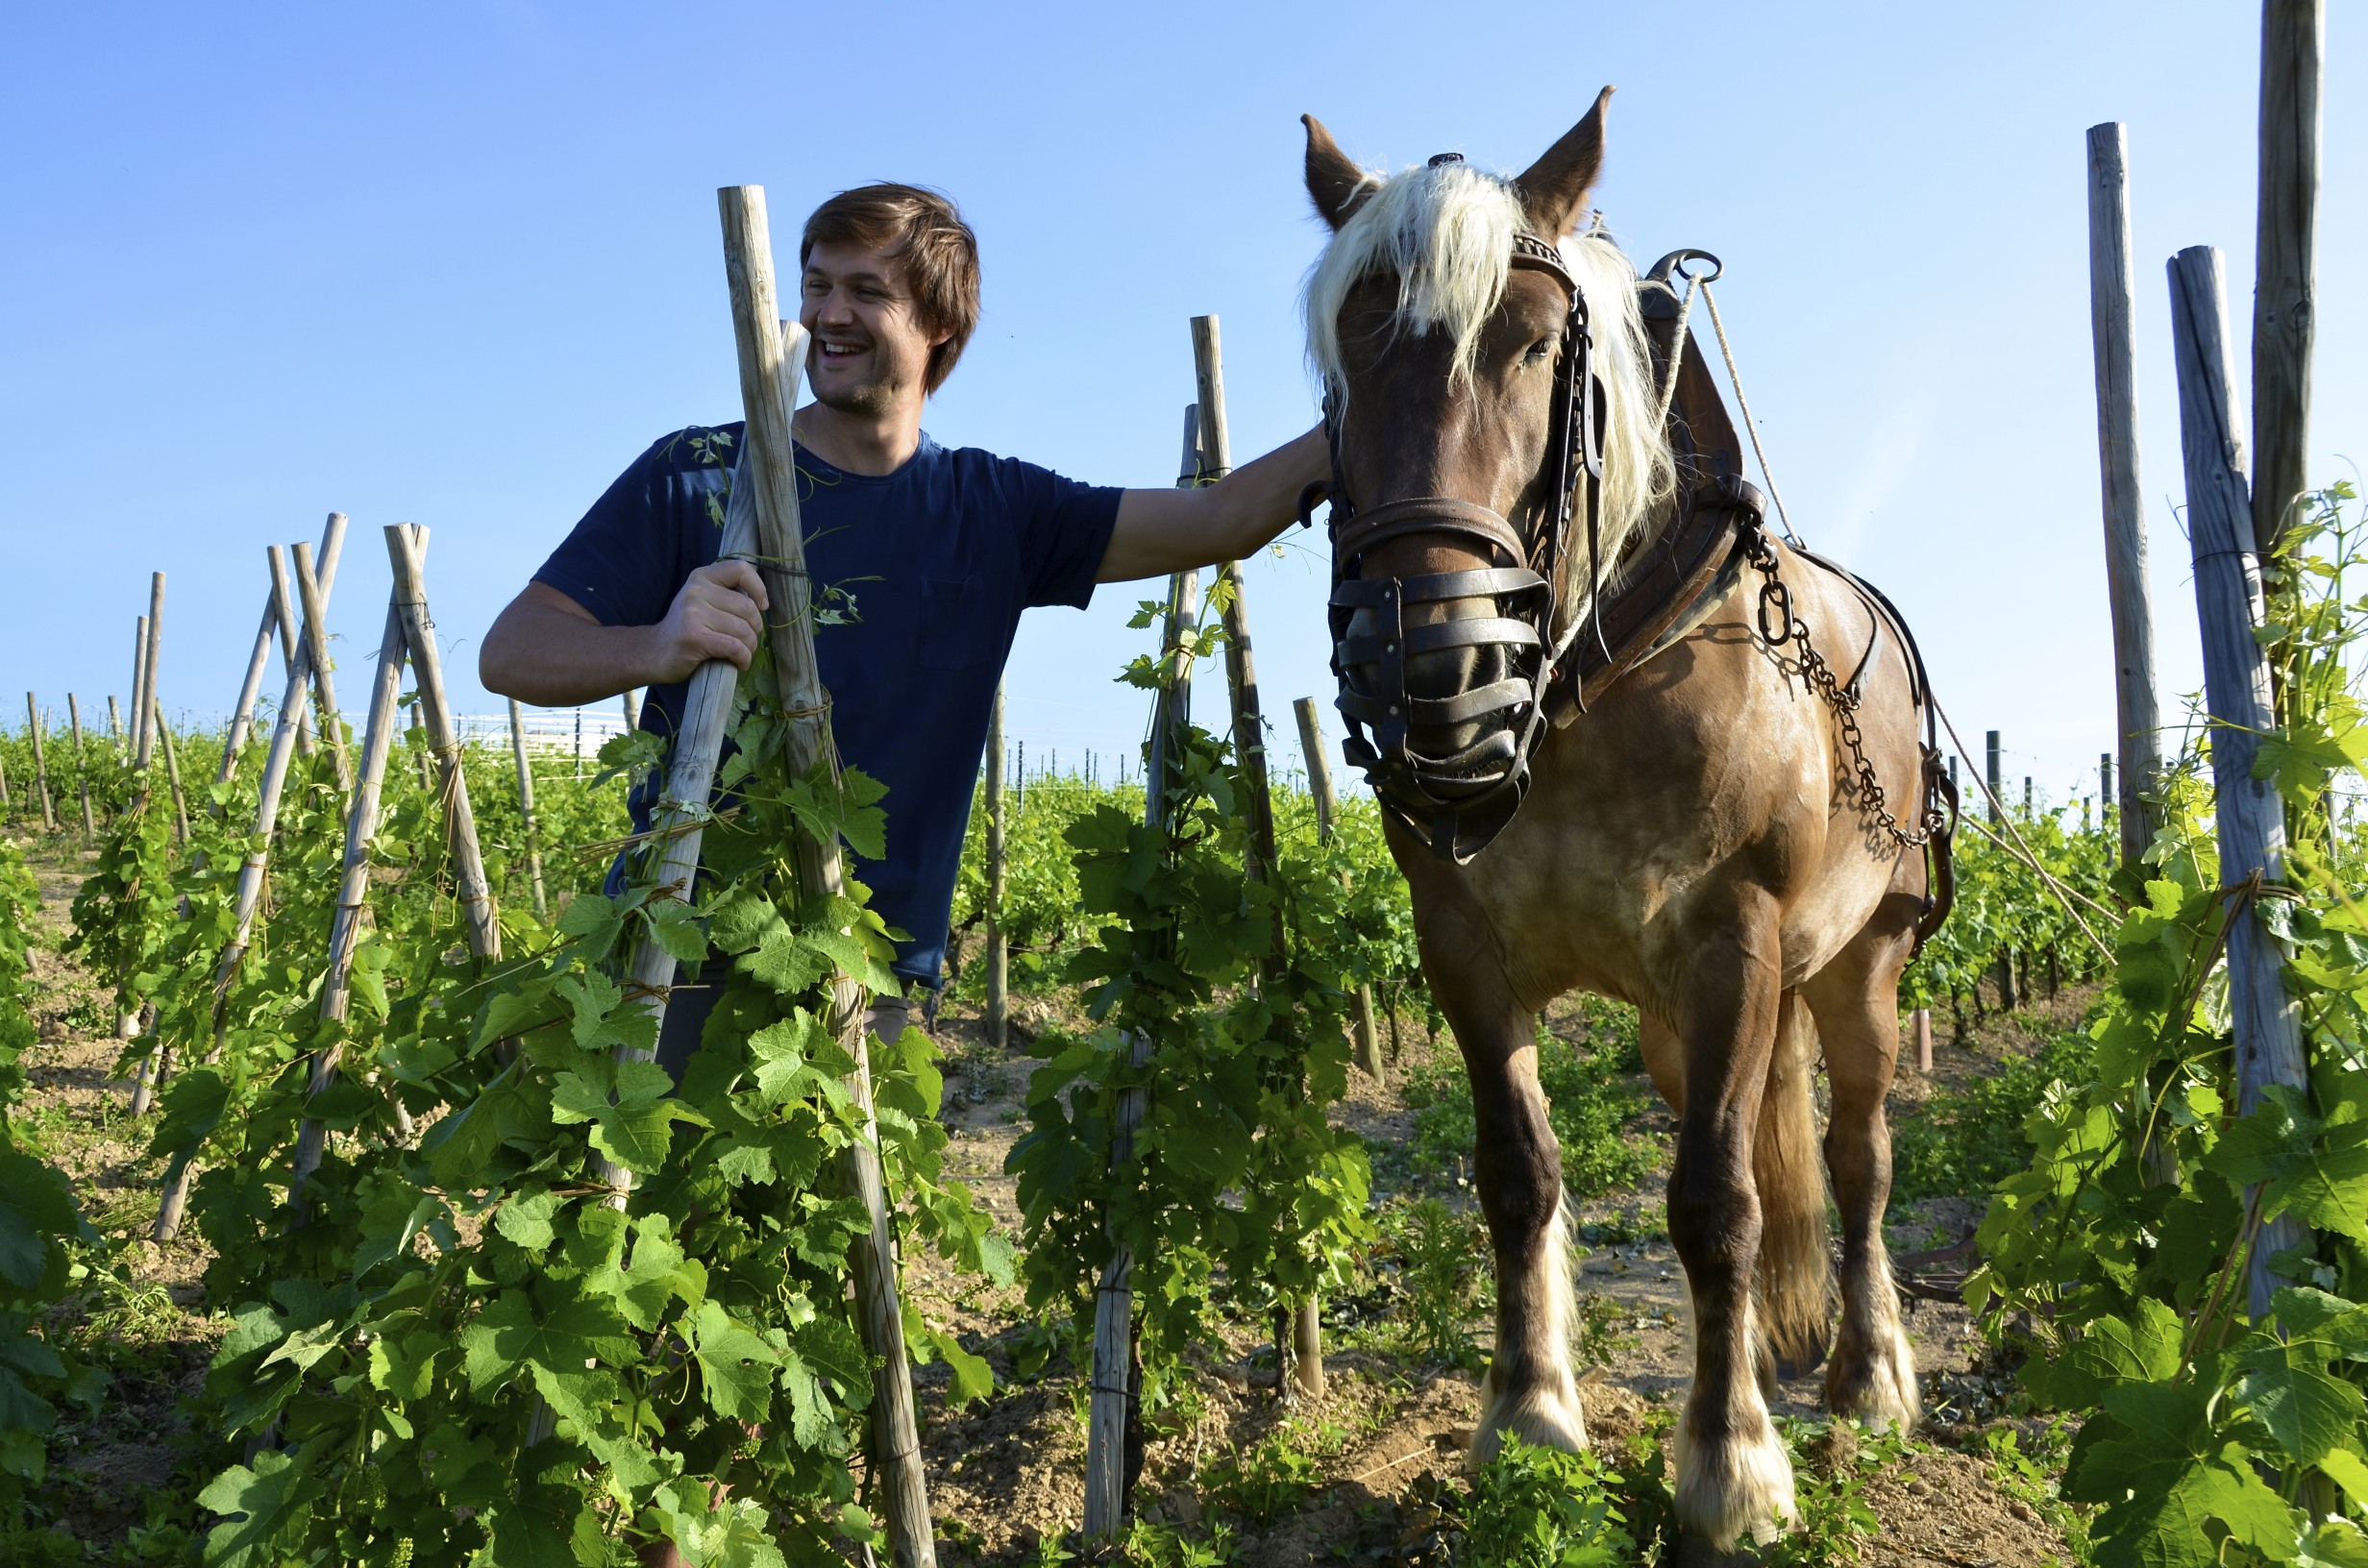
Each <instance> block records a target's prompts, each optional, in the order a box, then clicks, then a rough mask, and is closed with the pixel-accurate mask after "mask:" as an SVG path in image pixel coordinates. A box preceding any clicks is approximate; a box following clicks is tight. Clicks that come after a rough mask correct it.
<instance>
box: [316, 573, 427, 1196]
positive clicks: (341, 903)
mask: <svg viewBox="0 0 2368 1568" xmlns="http://www.w3.org/2000/svg"><path fill="white" fill-rule="evenodd" d="M388 531H389V532H390V533H391V532H392V531H393V530H391V529H389V530H388ZM401 594H402V589H401V587H400V586H398V587H397V588H396V590H395V594H394V595H393V596H391V597H390V598H389V599H388V601H387V605H386V629H385V630H384V631H383V632H382V633H381V634H380V637H379V663H378V669H377V670H376V671H375V672H374V678H373V679H372V681H371V685H370V717H369V721H368V723H367V725H366V727H365V728H364V730H363V732H362V743H361V776H360V778H359V779H358V781H357V782H356V784H355V786H354V798H353V800H352V802H351V803H350V804H349V805H348V806H347V808H346V813H345V866H344V873H343V875H342V876H341V877H340V878H339V881H338V884H337V907H336V913H335V914H333V916H331V918H330V926H329V969H328V972H327V973H326V974H325V975H324V976H323V977H322V980H321V1004H320V1019H321V1021H322V1022H323V1023H325V1024H335V1023H342V1022H344V1021H345V1015H346V1009H347V1007H348V1006H349V1005H350V1003H351V1000H352V996H353V992H352V989H351V983H352V980H353V975H354V949H355V947H356V946H357V945H358V943H359V942H360V939H361V915H362V909H363V906H364V905H365V904H367V903H368V902H369V898H370V841H371V840H372V839H373V838H375V837H377V836H378V830H379V791H380V788H381V786H382V784H383V783H384V781H385V778H386V753H387V751H388V750H389V749H390V743H391V741H392V739H393V736H394V732H395V706H396V698H397V697H398V696H399V695H400V694H401V692H402V690H403V658H404V644H405V631H404V625H403V612H402V610H401V608H400V607H399V602H398V601H399V600H400V597H401ZM342 1054H343V1053H342V1052H341V1051H340V1050H339V1048H338V1047H337V1046H335V1045H330V1046H327V1047H325V1048H323V1049H321V1050H317V1051H314V1052H313V1053H312V1062H311V1067H310V1076H309V1078H308V1080H307V1083H306V1089H305V1092H306V1095H307V1097H308V1098H309V1097H311V1096H315V1095H319V1094H322V1093H325V1092H327V1090H329V1088H330V1086H331V1085H332V1084H333V1083H335V1082H336V1079H337V1062H338V1059H339V1057H340V1056H341V1055H342ZM328 1144H329V1134H328V1130H327V1129H326V1128H325V1127H324V1126H323V1125H322V1124H321V1120H320V1118H319V1117H317V1116H307V1117H305V1119H304V1121H303V1123H302V1124H301V1125H299V1126H298V1128H297V1130H296V1159H295V1164H294V1166H293V1168H292V1169H291V1170H290V1171H289V1173H288V1184H287V1206H288V1222H289V1224H290V1225H291V1226H296V1225H302V1224H303V1223H304V1222H305V1218H306V1209H305V1183H306V1182H308V1181H309V1180H310V1179H311V1177H312V1173H313V1172H314V1171H316V1170H318V1169H320V1168H321V1160H322V1158H323V1156H324V1155H325V1154H326V1153H327V1151H328Z"/></svg>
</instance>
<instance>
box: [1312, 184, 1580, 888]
mask: <svg viewBox="0 0 2368 1568" xmlns="http://www.w3.org/2000/svg"><path fill="white" fill-rule="evenodd" d="M1443 156H1452V155H1443ZM1433 161H1434V162H1437V161H1440V159H1433ZM1512 265H1513V266H1514V267H1515V268H1517V269H1522V270H1527V271H1532V272H1542V273H1544V274H1546V275H1547V276H1548V277H1550V278H1553V279H1554V280H1555V281H1556V282H1560V283H1561V284H1562V285H1563V287H1564V288H1565V289H1566V290H1568V292H1569V295H1570V308H1569V311H1568V313H1567V315H1566V317H1565V318H1564V323H1563V341H1562V356H1561V359H1560V361H1559V362H1558V364H1557V366H1556V368H1555V387H1554V392H1553V395H1552V396H1553V404H1552V408H1553V415H1552V417H1553V421H1554V423H1553V426H1552V428H1551V429H1549V430H1548V432H1547V437H1546V453H1547V458H1546V461H1547V462H1548V463H1549V464H1550V465H1551V466H1552V481H1553V482H1552V488H1551V491H1550V492H1549V496H1548V500H1547V502H1546V505H1545V509H1544V512H1543V516H1542V526H1541V527H1539V529H1538V534H1537V538H1536V540H1535V541H1534V542H1532V541H1529V540H1525V539H1524V538H1523V537H1522V534H1521V531H1520V529H1518V528H1517V527H1515V526H1514V525H1513V524H1512V522H1510V521H1509V520H1508V519H1506V518H1505V517H1504V516H1502V515H1501V514H1499V513H1497V512H1495V511H1492V510H1491V509H1490V508H1488V507H1486V506H1483V505H1481V504H1479V503H1478V502H1470V501H1461V500H1457V499H1455V498H1453V497H1448V496H1418V497H1413V498H1409V499H1406V500H1402V501H1393V502H1385V503H1383V504H1381V505H1379V506H1374V507H1372V508H1370V509H1368V510H1362V511H1361V510H1359V509H1358V508H1357V506H1356V503H1355V502H1354V501H1353V500H1352V499H1351V497H1350V495H1349V492H1348V483H1347V477H1346V475H1345V474H1344V472H1343V470H1342V466H1341V419H1340V413H1339V409H1338V407H1337V405H1336V404H1335V401H1334V399H1333V397H1332V396H1330V395H1327V396H1326V397H1325V399H1324V434H1325V437H1326V439H1327V440H1328V441H1329V443H1330V445H1331V452H1332V482H1331V485H1330V488H1329V492H1328V499H1329V500H1330V502H1331V503H1332V515H1331V534H1332V597H1331V607H1330V624H1331V630H1332V673H1333V674H1334V675H1335V676H1336V677H1337V678H1338V679H1339V681H1340V698H1339V707H1340V711H1341V714H1342V717H1343V718H1344V720H1345V721H1346V723H1347V729H1348V734H1347V738H1346V740H1345V742H1344V745H1343V747H1342V750H1343V753H1344V755H1345V756H1346V757H1347V759H1348V761H1349V762H1351V763H1352V764H1354V765H1355V766H1357V767H1358V768H1360V769H1362V770H1364V772H1365V775H1366V778H1367V780H1368V781H1369V783H1370V784H1371V785H1372V787H1373V793H1374V794H1375V795H1376V796H1378V797H1379V798H1380V799H1381V800H1382V802H1383V803H1384V804H1385V805H1387V806H1388V807H1389V808H1390V809H1391V810H1392V811H1393V812H1394V813H1395V814H1396V815H1397V817H1398V818H1399V819H1400V820H1401V821H1404V823H1405V824H1406V826H1407V827H1408V828H1410V829H1411V830H1412V831H1413V832H1414V834H1415V835H1416V837H1418V838H1419V839H1420V840H1421V841H1422V842H1423V843H1425V844H1426V845H1429V846H1430V849H1431V852H1432V853H1434V854H1436V855H1438V856H1439V857H1440V858H1441V859H1443V860H1452V861H1454V862H1456V863H1457V864H1462V863H1464V862H1466V861H1468V860H1470V859H1471V857H1472V856H1473V855H1475V854H1478V853H1479V852H1480V850H1481V849H1482V848H1484V847H1486V846H1487V845H1488V844H1489V842H1490V841H1491V840H1492V839H1493V838H1495V836H1496V835H1497V834H1498V833H1500V832H1502V831H1503V830H1504V827H1505V825H1506V824H1507V823H1508V822H1510V821H1512V820H1513V816H1514V813H1515V812H1516V811H1517V810H1519V809H1520V804H1521V800H1522V798H1523V796H1526V795H1527V794H1528V793H1529V784H1530V758H1531V757H1532V755H1533V754H1534V753H1535V752H1536V750H1537V747H1538V743H1539V742H1540V740H1541V739H1542V738H1543V735H1544V730H1545V724H1546V706H1547V701H1546V699H1547V693H1548V688H1549V687H1551V686H1552V685H1553V684H1554V680H1555V674H1556V666H1557V664H1558V663H1559V662H1560V661H1561V660H1562V659H1563V657H1564V656H1565V655H1566V653H1567V652H1568V651H1569V649H1570V646H1571V644H1572V643H1573V642H1574V641H1575V640H1576V638H1577V636H1578V635H1579V633H1580V632H1581V631H1582V630H1586V631H1588V632H1590V633H1591V634H1592V636H1593V638H1594V640H1595V641H1596V643H1597V644H1599V645H1600V644H1602V642H1603V626H1602V586H1603V574H1604V561H1603V557H1602V548H1601V546H1602V527H1603V499H1602V498H1603V429H1604V424H1605V421H1606V420H1607V418H1608V417H1609V409H1608V406H1607V402H1606V394H1605V390H1604V385H1603V381H1602V379H1601V378H1600V377H1599V376H1598V375H1597V374H1596V371H1595V363H1594V355H1595V342H1594V335H1593V332H1592V331H1591V324H1590V318H1589V313H1588V301H1587V295H1586V292H1585V290H1583V289H1581V288H1580V286H1579V282H1578V279H1577V278H1576V277H1574V276H1573V275H1572V274H1571V271H1570V269H1569V267H1568V266H1567V265H1566V264H1565V262H1564V260H1563V257H1562V253H1561V252H1560V251H1559V250H1557V249H1556V248H1555V247H1554V246H1553V245H1551V244H1549V243H1548V242H1546V241H1545V240H1542V239H1540V238H1538V237H1537V236H1536V235H1534V234H1517V235H1515V236H1514V241H1513V256H1512ZM1582 476H1584V478H1585V488H1586V500H1585V512H1586V518H1585V521H1586V529H1587V557H1588V585H1589V586H1588V604H1587V611H1586V614H1585V615H1584V616H1574V617H1572V619H1571V623H1570V625H1568V626H1567V627H1566V628H1565V629H1564V631H1563V633H1562V635H1561V637H1560V638H1558V639H1556V641H1555V642H1554V644H1553V646H1551V647H1549V646H1548V645H1547V638H1548V637H1551V636H1552V635H1553V627H1554V624H1555V621H1556V619H1557V612H1558V611H1559V610H1560V608H1561V605H1560V603H1559V591H1558V588H1557V582H1558V578H1559V576H1560V573H1561V568H1562V565H1563V560H1564V556H1565V554H1566V551H1567V550H1568V548H1569V535H1570V525H1571V521H1572V516H1571V514H1572V511H1573V509H1574V505H1575V504H1576V502H1577V493H1578V491H1579V488H1580V481H1581V477H1582ZM1309 504H1312V502H1309ZM1304 510H1305V507H1304V506H1303V508H1302V511H1303V514H1304ZM1413 535H1427V536H1441V535H1443V536H1448V537H1453V538H1458V539H1461V540H1465V541H1468V542H1470V543H1473V544H1477V545H1478V546H1480V547H1481V549H1482V550H1483V551H1485V552H1486V554H1487V555H1488V556H1489V557H1490V559H1491V561H1492V564H1491V565H1489V566H1486V567H1480V568H1475V569H1472V570H1468V571H1461V572H1436V573H1427V574H1424V575H1422V576H1412V577H1370V578H1369V577H1364V576H1359V575H1358V570H1357V569H1358V567H1359V565H1360V564H1361V562H1362V561H1363V559H1364V557H1365V556H1366V555H1367V554H1368V553H1369V552H1370V551H1372V550H1374V549H1375V548H1376V547H1378V546H1380V545H1383V544H1387V543H1389V542H1391V541H1393V540H1396V539H1403V538H1407V537H1409V536H1413ZM1483 599H1484V600H1492V601H1493V602H1492V612H1493V613H1491V614H1487V615H1480V616H1472V617H1469V618H1466V619H1460V620H1443V621H1434V622H1430V623H1427V624H1424V625H1407V623H1406V607H1407V606H1408V605H1410V604H1428V603H1438V602H1442V601H1447V600H1483ZM1361 611H1363V612H1369V613H1370V616H1371V622H1370V626H1371V629H1369V630H1366V631H1360V632H1359V633H1357V634H1356V635H1353V636H1352V635H1350V632H1349V626H1350V625H1351V623H1352V622H1353V621H1354V620H1355V618H1356V617H1357V615H1358V614H1359V612H1361ZM1461 648H1471V649H1490V648H1494V649H1502V650H1503V653H1504V658H1505V663H1504V668H1505V669H1506V670H1507V671H1508V672H1509V673H1508V674H1506V675H1504V676H1503V677H1502V678H1500V679H1497V680H1494V681H1492V682H1490V683H1489V684H1487V685H1484V686H1479V687H1475V688H1473V689H1471V690H1468V691H1464V692H1459V693H1457V694H1455V695H1454V696H1452V697H1443V698H1418V697H1415V696H1413V695H1411V694H1410V693H1409V692H1408V691H1407V689H1406V661H1407V659H1408V658H1409V657H1410V656H1412V655H1416V654H1421V653H1431V652H1438V651H1442V650H1444V649H1461ZM1604 651H1605V654H1606V657H1607V658H1608V657H1609V655H1610V649H1608V648H1606V649H1604ZM1570 684H1571V689H1572V690H1576V685H1577V683H1576V682H1572V683H1570ZM1491 715H1498V716H1500V719H1499V722H1498V723H1494V724H1492V725H1490V726H1488V727H1487V728H1486V730H1485V732H1484V733H1483V734H1482V735H1481V737H1480V738H1479V739H1478V740H1476V741H1474V742H1473V743H1472V744H1471V745H1469V746H1467V747H1463V748H1461V749H1459V750H1457V751H1454V752H1451V753H1449V754H1447V755H1444V756H1430V755H1426V754H1424V753H1422V752H1420V751H1418V750H1417V749H1415V747H1414V745H1413V744H1412V740H1411V737H1412V735H1413V733H1414V732H1415V731H1416V730H1418V729H1420V728H1423V727H1427V726H1437V725H1449V724H1467V723H1472V722H1474V721H1475V720H1484V719H1487V718H1488V717H1489V716H1491Z"/></svg>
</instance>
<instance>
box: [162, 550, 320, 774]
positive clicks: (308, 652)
mask: <svg viewBox="0 0 2368 1568" xmlns="http://www.w3.org/2000/svg"><path fill="white" fill-rule="evenodd" d="M294 555H295V559H296V596H297V600H298V601H299V602H300V603H302V604H303V606H304V649H305V658H306V661H307V663H308V665H309V667H310V669H311V671H312V692H313V696H314V697H315V698H317V699H318V700H319V702H320V707H321V744H322V745H324V746H326V747H329V760H330V763H331V765H332V766H333V767H334V768H335V769H336V770H337V789H338V792H339V793H340V794H344V795H351V794H353V793H354V763H353V759H352V758H350V757H348V756H347V755H346V753H345V725H344V724H343V723H340V722H339V721H338V718H337V689H336V685H335V682H334V681H333V679H332V678H331V675H330V660H329V625H328V616H327V613H326V612H327V605H326V600H327V596H326V595H324V594H323V593H322V592H321V585H320V580H319V577H318V576H317V574H316V573H315V572H314V571H313V566H312V547H311V546H310V545H308V544H307V543H305V542H304V541H303V540H302V539H299V540H297V541H296V549H295V551H294ZM152 640H153V638H152Z"/></svg>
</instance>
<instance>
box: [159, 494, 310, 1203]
mask: <svg viewBox="0 0 2368 1568" xmlns="http://www.w3.org/2000/svg"><path fill="white" fill-rule="evenodd" d="M329 524H330V529H331V533H332V536H333V537H332V543H331V544H330V545H329V546H328V547H325V548H324V549H323V550H322V551H321V563H322V564H321V572H320V576H319V581H318V585H317V588H318V591H317V593H316V594H315V596H314V599H315V601H316V602H317V604H318V605H319V607H320V608H322V609H323V610H326V609H327V607H328V603H329V594H330V590H331V588H332V587H333V586H334V585H335V581H336V565H337V546H338V545H339V544H341V543H342V541H343V538H344V529H345V519H344V518H343V517H342V516H341V515H339V514H337V513H334V512H333V513H331V514H330V518H329ZM264 555H265V558H266V559H267V560H268V561H269V562H270V563H271V568H272V573H273V577H274V580H275V581H282V582H284V576H285V573H284V568H283V567H282V564H281V556H280V547H279V546H277V545H273V546H270V547H269V548H268V549H267V550H266V551H264ZM281 602H282V604H283V605H284V604H285V603H286V600H285V598H284V596H283V597H282V599H281ZM290 637H291V646H293V647H294V649H295V653H294V656H293V657H291V658H290V659H289V660H288V670H287V685H286V687H285V688H284V690H283V691H282V693H281V696H280V716H279V722H278V723H275V724H274V725H273V726H272V731H271V751H270V754H269V755H268V756H267V757H266V758H265V759H264V762H263V777H262V782H261V783H260V785H259V786H258V788H257V791H256V802H255V829H254V834H253V836H254V838H255V839H256V840H258V841H259V842H258V843H257V844H256V845H255V846H254V847H253V848H251V849H249V850H248V851H247V858H246V860H245V861H244V862H243V863H242V864H241V865H240V866H239V868H238V893H237V896H236V902H235V904H234V909H233V928H232V933H231V940H230V942H229V943H227V944H226V945H225V946H224V947H223V949H222V958H221V961H220V963H218V964H217V965H216V966H215V968H214V976H213V1017H212V1024H211V1032H212V1035H213V1042H212V1045H211V1047H210V1049H209V1051H208V1053H207V1057H208V1060H211V1059H212V1057H213V1056H214V1054H215V1053H217V1052H219V1051H220V1049H221V1045H222V1031H223V1029H224V1027H225V1025H226V1024H227V1022H228V1018H229V1013H228V1010H229V1007H230V994H231V988H232V987H233V986H234V985H235V984H236V983H237V979H238V967H239V965H240V964H242V963H243V962H244V961H245V959H246V956H247V943H248V941H249V939H250V938H251V937H252V936H253V934H254V930H255V913H256V910H257V909H258V908H259V906H260V905H261V903H262V899H263V873H264V872H265V870H268V869H269V867H270V865H271V840H272V835H273V834H274V832H276V831H277V830H278V827H279V822H280V796H281V794H282V792H283V791H284V789H285V788H286V785H287V769H288V761H289V759H290V758H291V757H293V756H294V755H295V751H296V733H297V729H298V726H299V724H300V723H302V721H303V719H304V714H305V691H306V688H307V687H308V685H309V684H310V683H311V679H312V667H311V656H310V654H309V653H308V652H307V650H306V645H305V643H304V642H302V641H296V640H294V634H293V632H292V631H291V633H290ZM196 1171H197V1164H196V1160H195V1151H194V1150H185V1151H182V1152H180V1153H177V1154H175V1155H174V1156H173V1161H172V1164H171V1165H170V1166H169V1167H168V1168H167V1169H166V1171H165V1173H164V1196H163V1201H162V1202H161V1203H160V1204H159V1205H158V1208H157V1218H156V1223H155V1225H153V1226H152V1227H150V1229H149V1232H148V1236H149V1239H150V1240H152V1241H158V1242H164V1241H170V1240H172V1239H173V1237H176V1236H178V1235H180V1234H181V1217H182V1215H183V1214H184V1213H185V1212H186V1211H187V1209H188V1203H189V1182H190V1180H191V1178H192V1177H193V1176H195V1174H196Z"/></svg>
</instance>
